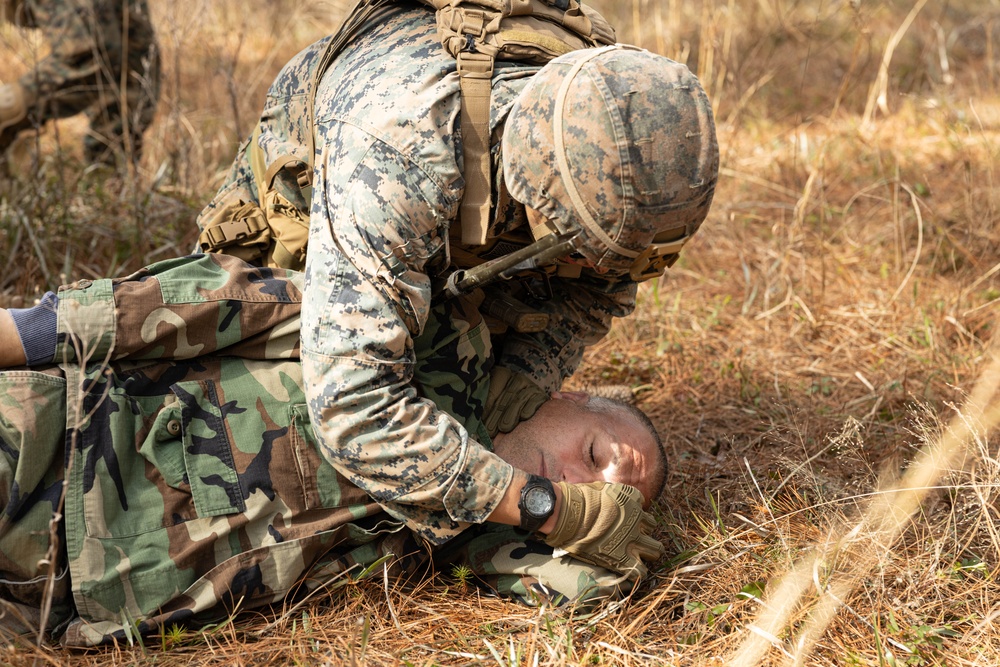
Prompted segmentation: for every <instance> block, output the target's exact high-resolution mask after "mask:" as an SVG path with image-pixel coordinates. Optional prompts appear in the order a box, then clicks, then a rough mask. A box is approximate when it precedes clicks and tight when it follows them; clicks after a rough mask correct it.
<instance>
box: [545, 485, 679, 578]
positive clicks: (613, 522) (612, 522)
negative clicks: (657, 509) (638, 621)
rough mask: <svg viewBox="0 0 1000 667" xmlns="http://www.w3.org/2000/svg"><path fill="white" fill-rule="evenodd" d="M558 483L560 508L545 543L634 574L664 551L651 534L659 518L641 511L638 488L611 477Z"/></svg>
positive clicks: (639, 574)
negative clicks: (599, 479)
mask: <svg viewBox="0 0 1000 667" xmlns="http://www.w3.org/2000/svg"><path fill="white" fill-rule="evenodd" d="M558 486H559V488H560V489H561V490H562V509H560V510H559V516H558V517H556V527H555V528H554V529H553V530H552V532H551V533H549V534H548V536H547V537H546V538H545V543H546V544H548V545H549V546H551V547H557V548H561V549H564V550H565V551H566V552H568V553H569V554H570V555H572V556H573V557H575V558H578V559H580V560H582V561H585V562H587V563H590V564H591V565H599V566H601V567H605V568H607V569H609V570H614V571H615V572H618V573H620V574H624V575H627V576H628V577H629V578H630V579H636V578H639V579H641V578H643V577H645V576H646V574H647V570H646V566H645V565H643V563H642V559H646V560H656V559H657V558H660V557H661V556H663V553H664V548H663V545H662V544H660V543H659V542H657V541H656V540H654V539H653V538H652V537H650V536H649V533H650V531H651V530H652V529H653V528H654V526H655V525H656V524H655V522H654V520H653V517H652V515H651V514H649V513H648V512H644V511H643V509H642V494H641V493H640V492H639V490H638V489H636V488H635V487H632V486H628V485H625V484H612V483H609V482H590V483H589V484H568V483H566V482H559V484H558Z"/></svg>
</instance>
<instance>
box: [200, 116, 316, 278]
mask: <svg viewBox="0 0 1000 667" xmlns="http://www.w3.org/2000/svg"><path fill="white" fill-rule="evenodd" d="M259 140H260V126H259V125H258V126H257V129H256V130H255V131H254V133H253V136H252V137H251V138H250V143H249V144H248V146H247V155H248V156H249V159H250V167H251V169H252V170H253V174H254V180H255V181H256V184H257V196H258V198H259V199H260V206H258V205H257V204H254V203H252V202H243V201H234V202H232V203H228V202H227V203H225V204H223V205H222V206H220V207H219V208H218V209H216V210H215V211H213V213H212V214H211V215H210V216H208V217H207V218H206V219H205V220H204V225H203V231H202V233H201V234H200V235H199V236H198V243H199V245H200V246H201V249H202V250H203V251H205V252H224V253H226V254H228V255H235V256H236V257H239V258H240V259H242V260H244V261H247V262H253V263H261V264H264V265H266V266H270V267H274V268H282V269H295V270H297V271H301V270H302V269H304V268H305V263H306V245H307V244H308V242H309V203H310V200H311V195H312V183H311V176H312V170H311V167H310V166H309V165H308V164H306V163H305V162H303V161H302V160H299V159H298V158H296V157H294V156H291V155H283V156H281V157H279V158H278V159H277V160H275V161H274V162H273V163H271V165H270V166H269V167H267V168H266V169H265V166H264V154H263V151H262V150H261V149H260V145H259V143H258V142H259Z"/></svg>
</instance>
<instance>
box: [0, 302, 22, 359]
mask: <svg viewBox="0 0 1000 667" xmlns="http://www.w3.org/2000/svg"><path fill="white" fill-rule="evenodd" d="M25 363H27V358H26V357H25V355H24V348H23V347H22V345H21V337H20V336H19V335H18V332H17V326H16V325H15V324H14V318H12V317H11V315H10V312H8V311H7V310H2V309H0V368H10V367H11V366H23V365H24V364H25Z"/></svg>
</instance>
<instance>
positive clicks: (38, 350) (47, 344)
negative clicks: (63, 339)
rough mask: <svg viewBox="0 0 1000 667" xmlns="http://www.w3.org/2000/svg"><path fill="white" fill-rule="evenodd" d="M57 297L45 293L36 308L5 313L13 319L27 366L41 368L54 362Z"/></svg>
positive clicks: (52, 293) (17, 309) (56, 338)
mask: <svg viewBox="0 0 1000 667" xmlns="http://www.w3.org/2000/svg"><path fill="white" fill-rule="evenodd" d="M58 306H59V297H58V296H56V295H55V293H54V292H46V293H45V296H43V297H42V300H41V301H40V302H39V303H38V305H36V306H32V307H31V308H10V309H9V310H8V311H7V312H9V313H10V315H11V317H13V318H14V326H16V327H17V335H18V337H20V339H21V347H22V348H23V349H24V356H25V358H27V360H28V366H41V365H44V364H51V363H54V362H55V357H56V343H57V342H58V340H59V337H58V323H59V321H58V318H57V317H56V309H57V308H58Z"/></svg>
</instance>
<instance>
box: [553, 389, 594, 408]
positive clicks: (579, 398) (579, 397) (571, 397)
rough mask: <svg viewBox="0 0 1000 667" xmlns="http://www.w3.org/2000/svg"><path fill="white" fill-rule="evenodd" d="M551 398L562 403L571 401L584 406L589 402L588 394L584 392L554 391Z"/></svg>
mask: <svg viewBox="0 0 1000 667" xmlns="http://www.w3.org/2000/svg"><path fill="white" fill-rule="evenodd" d="M552 398H560V399H562V400H564V401H573V402H574V403H577V404H579V405H585V404H586V403H587V401H589V400H590V394H588V393H587V392H585V391H554V392H552Z"/></svg>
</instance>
